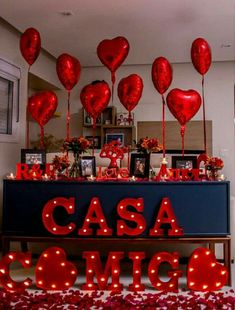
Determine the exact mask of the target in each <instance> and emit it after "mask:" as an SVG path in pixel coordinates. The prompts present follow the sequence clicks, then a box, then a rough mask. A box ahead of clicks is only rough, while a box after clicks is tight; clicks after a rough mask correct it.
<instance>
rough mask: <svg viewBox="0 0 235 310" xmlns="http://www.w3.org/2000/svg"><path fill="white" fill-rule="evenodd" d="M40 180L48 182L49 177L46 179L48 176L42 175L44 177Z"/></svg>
mask: <svg viewBox="0 0 235 310" xmlns="http://www.w3.org/2000/svg"><path fill="white" fill-rule="evenodd" d="M42 178H43V180H44V181H48V180H49V177H48V175H47V174H46V173H45V174H44V176H43V177H42Z"/></svg>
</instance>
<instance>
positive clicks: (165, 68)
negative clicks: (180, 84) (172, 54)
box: [152, 57, 172, 95]
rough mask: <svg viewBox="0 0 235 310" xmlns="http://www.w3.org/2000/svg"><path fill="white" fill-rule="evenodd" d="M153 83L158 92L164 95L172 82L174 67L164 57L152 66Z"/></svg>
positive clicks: (156, 60) (159, 58) (155, 61)
mask: <svg viewBox="0 0 235 310" xmlns="http://www.w3.org/2000/svg"><path fill="white" fill-rule="evenodd" d="M152 81H153V84H154V86H155V88H156V90H157V91H158V92H159V93H160V94H161V95H162V94H164V93H165V92H166V91H167V89H168V87H169V86H170V85H171V82H172V67H171V64H170V63H169V61H168V60H167V59H166V58H164V57H158V58H156V59H155V60H154V63H153V65H152Z"/></svg>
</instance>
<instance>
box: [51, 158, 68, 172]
mask: <svg viewBox="0 0 235 310" xmlns="http://www.w3.org/2000/svg"><path fill="white" fill-rule="evenodd" d="M52 165H53V167H54V169H55V170H57V171H58V172H60V173H61V172H63V171H64V170H65V169H66V168H68V167H69V159H68V156H67V155H63V156H57V155H56V156H55V157H54V158H53V160H52Z"/></svg>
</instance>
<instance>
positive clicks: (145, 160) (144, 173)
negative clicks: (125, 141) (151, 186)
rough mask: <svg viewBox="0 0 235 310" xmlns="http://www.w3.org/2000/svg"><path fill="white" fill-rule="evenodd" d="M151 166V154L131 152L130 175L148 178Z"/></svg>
mask: <svg viewBox="0 0 235 310" xmlns="http://www.w3.org/2000/svg"><path fill="white" fill-rule="evenodd" d="M149 166H150V154H138V153H132V154H131V163H130V176H131V177H132V176H135V177H137V178H148V177H149Z"/></svg>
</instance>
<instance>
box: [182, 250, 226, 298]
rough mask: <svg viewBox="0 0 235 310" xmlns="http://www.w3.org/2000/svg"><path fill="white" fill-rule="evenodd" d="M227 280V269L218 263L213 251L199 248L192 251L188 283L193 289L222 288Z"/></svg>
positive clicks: (211, 289) (210, 289) (214, 289)
mask: <svg viewBox="0 0 235 310" xmlns="http://www.w3.org/2000/svg"><path fill="white" fill-rule="evenodd" d="M227 280H228V271H227V269H226V268H225V267H224V266H223V265H221V264H220V263H217V261H216V257H215V255H214V253H213V252H212V251H210V250H208V249H206V248H198V249H196V250H195V251H194V252H193V253H192V255H191V257H190V259H189V263H188V268H187V285H188V287H189V288H190V289H191V290H195V291H204V292H205V291H216V290H220V289H221V288H222V287H223V286H224V285H225V284H226V283H227Z"/></svg>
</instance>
